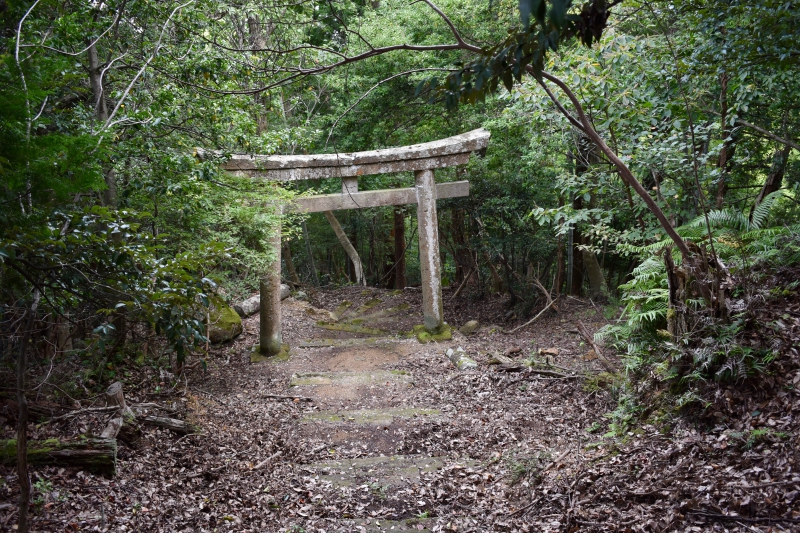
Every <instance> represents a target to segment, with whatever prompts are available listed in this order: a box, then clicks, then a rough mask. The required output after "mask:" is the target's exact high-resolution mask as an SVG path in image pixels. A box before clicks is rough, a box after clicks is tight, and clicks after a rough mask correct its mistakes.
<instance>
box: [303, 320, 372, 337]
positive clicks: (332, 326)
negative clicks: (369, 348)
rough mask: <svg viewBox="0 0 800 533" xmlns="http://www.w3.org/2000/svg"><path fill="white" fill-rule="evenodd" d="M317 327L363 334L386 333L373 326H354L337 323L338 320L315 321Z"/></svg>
mask: <svg viewBox="0 0 800 533" xmlns="http://www.w3.org/2000/svg"><path fill="white" fill-rule="evenodd" d="M316 325H317V327H318V328H322V329H329V330H332V331H347V332H349V333H363V334H365V335H386V332H385V331H383V330H380V329H374V328H365V327H362V326H356V325H354V324H350V323H347V322H345V323H338V322H323V321H319V322H317V324H316Z"/></svg>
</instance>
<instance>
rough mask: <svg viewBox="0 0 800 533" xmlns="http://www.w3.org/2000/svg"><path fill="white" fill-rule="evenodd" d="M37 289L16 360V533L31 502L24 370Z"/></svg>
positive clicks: (25, 525) (25, 522)
mask: <svg viewBox="0 0 800 533" xmlns="http://www.w3.org/2000/svg"><path fill="white" fill-rule="evenodd" d="M40 297H41V294H40V293H39V289H34V290H33V302H31V307H30V309H28V318H27V320H26V322H25V330H24V331H23V332H22V338H21V339H20V346H19V357H18V358H17V404H19V420H18V422H17V474H18V477H19V525H18V526H17V528H18V529H17V531H19V532H20V533H27V532H28V530H29V528H30V525H29V524H28V506H29V505H30V501H31V478H30V475H29V474H28V399H27V398H26V397H25V370H26V369H27V366H28V358H27V356H28V344H30V340H31V334H32V330H33V324H34V321H35V319H36V310H37V309H38V307H39V298H40Z"/></svg>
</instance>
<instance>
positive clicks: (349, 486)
mask: <svg viewBox="0 0 800 533" xmlns="http://www.w3.org/2000/svg"><path fill="white" fill-rule="evenodd" d="M390 296H391V293H390ZM385 300H386V301H384V300H381V299H378V298H368V299H366V300H365V301H363V302H362V303H361V304H360V305H356V304H355V303H351V302H342V303H340V304H339V305H338V306H337V307H336V308H335V309H334V310H333V311H329V312H328V313H327V314H328V316H327V317H325V319H324V320H318V321H317V322H316V324H315V325H316V329H317V330H318V331H319V332H320V334H319V335H317V336H315V337H314V338H310V339H305V340H304V341H303V342H302V343H300V344H299V346H298V347H297V348H295V350H297V351H298V352H301V353H303V354H304V355H306V354H308V355H309V356H310V357H311V358H312V360H314V361H320V365H321V367H323V368H327V370H324V369H322V370H319V371H298V372H295V373H294V374H293V375H292V377H291V380H290V386H291V388H292V391H293V394H298V395H302V396H307V397H310V398H313V400H314V405H316V406H318V407H319V410H318V411H314V412H312V413H307V414H305V415H304V416H302V417H301V418H299V419H298V432H299V433H300V434H301V435H302V436H303V437H304V438H305V439H307V440H308V441H309V442H310V443H311V444H312V445H314V446H315V447H324V448H330V450H331V451H333V452H339V453H337V455H338V456H341V455H342V454H344V455H347V456H350V457H355V458H352V459H335V460H333V459H332V460H329V461H320V462H315V463H311V464H305V465H297V468H298V471H299V472H301V473H302V476H303V481H305V482H314V483H317V484H320V485H324V486H326V487H330V488H331V489H334V490H336V489H346V490H350V491H354V493H356V494H362V495H363V496H365V497H367V498H366V500H373V501H375V500H377V501H380V505H381V507H382V508H384V509H385V508H390V509H396V510H397V512H396V513H394V516H392V518H394V519H393V520H384V519H380V518H370V517H369V512H368V509H365V512H364V513H362V515H365V516H363V517H359V514H358V513H353V512H346V513H343V514H342V516H341V518H338V519H337V521H336V525H335V527H334V528H333V529H330V530H326V531H336V532H339V531H341V532H345V531H346V532H351V531H353V532H379V531H392V532H412V531H429V530H430V529H429V527H428V526H429V525H430V520H429V518H428V516H427V513H426V512H424V510H422V511H418V512H414V511H410V509H413V510H418V509H424V508H425V502H424V501H421V500H420V498H419V496H418V495H417V489H415V487H416V486H417V484H418V483H420V476H421V474H424V473H426V472H432V471H435V470H436V469H438V468H440V467H442V465H443V464H444V461H443V459H442V458H438V457H428V456H424V455H399V454H398V450H399V449H400V448H402V447H403V440H404V435H405V434H406V433H407V431H408V428H409V427H410V426H413V425H414V424H417V423H420V422H421V421H425V420H430V419H433V418H436V419H438V420H446V416H445V415H444V414H443V413H442V412H441V411H440V410H439V409H437V407H436V406H435V405H407V404H405V403H404V400H403V398H404V397H405V396H408V390H409V389H410V388H413V387H414V381H415V380H416V379H421V377H422V376H415V375H414V373H413V372H409V371H406V370H392V369H391V366H392V365H394V364H396V363H397V362H399V361H401V360H402V357H403V355H404V354H407V353H409V351H410V350H413V349H415V348H416V347H418V344H417V341H416V340H415V339H413V338H404V336H403V335H401V334H400V333H401V331H400V330H401V329H405V330H406V331H410V330H411V329H413V325H414V324H415V323H416V324H418V323H420V322H421V320H422V316H421V314H420V313H419V312H418V311H417V312H414V311H413V310H411V309H409V306H408V305H406V304H402V303H400V304H398V303H394V302H392V301H391V300H392V299H391V297H389V298H385ZM321 314H322V313H315V315H316V316H317V317H318V316H319V315H321ZM323 362H324V363H323ZM331 368H335V370H330V369H331ZM365 405H367V407H365Z"/></svg>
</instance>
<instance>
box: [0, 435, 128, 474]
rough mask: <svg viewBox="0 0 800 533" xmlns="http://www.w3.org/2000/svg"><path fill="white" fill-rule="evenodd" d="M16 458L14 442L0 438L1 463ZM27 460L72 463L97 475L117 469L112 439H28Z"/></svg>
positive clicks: (12, 461)
mask: <svg viewBox="0 0 800 533" xmlns="http://www.w3.org/2000/svg"><path fill="white" fill-rule="evenodd" d="M16 461H17V441H16V439H11V440H0V462H2V464H4V465H13V464H15V463H16ZM28 462H29V463H30V464H32V465H56V466H72V467H77V468H81V469H83V470H88V471H91V472H95V473H98V474H107V475H112V476H113V475H114V474H115V473H116V468H117V441H116V440H114V439H102V438H100V439H98V438H90V439H81V440H79V441H73V442H69V441H61V440H59V439H47V440H30V441H28Z"/></svg>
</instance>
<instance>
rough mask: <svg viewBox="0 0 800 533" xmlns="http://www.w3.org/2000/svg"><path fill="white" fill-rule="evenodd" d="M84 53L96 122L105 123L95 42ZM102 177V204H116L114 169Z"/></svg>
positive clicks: (106, 114) (106, 118)
mask: <svg viewBox="0 0 800 533" xmlns="http://www.w3.org/2000/svg"><path fill="white" fill-rule="evenodd" d="M89 42H91V40H90V41H89ZM86 55H87V59H88V60H89V86H90V87H91V89H92V99H93V101H94V116H95V118H96V119H97V120H98V122H101V123H105V122H106V121H107V120H108V106H107V104H106V95H105V91H104V90H103V65H102V64H100V57H99V55H98V53H97V44H96V43H95V44H92V45H91V46H89V48H88V49H87V50H86ZM104 179H105V182H106V190H105V191H103V204H105V205H107V206H115V205H116V204H117V179H116V176H115V174H114V170H113V169H108V170H107V171H106V172H105V175H104Z"/></svg>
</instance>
